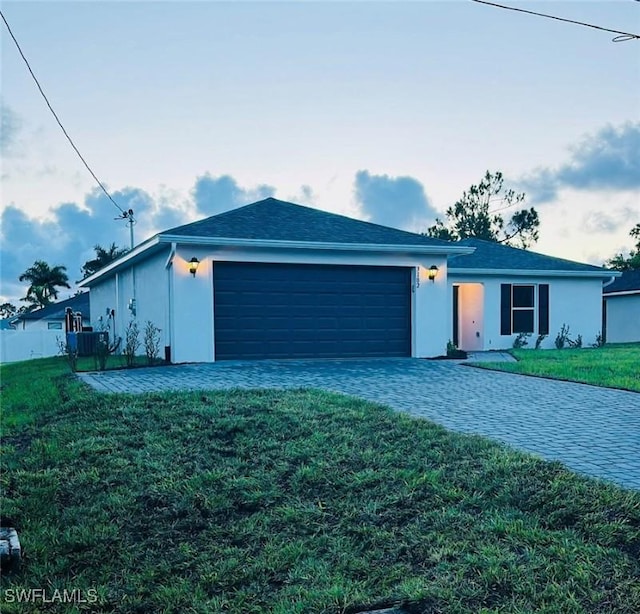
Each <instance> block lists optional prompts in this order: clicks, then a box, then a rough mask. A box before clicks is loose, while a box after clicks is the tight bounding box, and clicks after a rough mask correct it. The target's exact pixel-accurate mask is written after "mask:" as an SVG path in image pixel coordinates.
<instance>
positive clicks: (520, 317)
mask: <svg viewBox="0 0 640 614" xmlns="http://www.w3.org/2000/svg"><path fill="white" fill-rule="evenodd" d="M513 332H514V333H532V332H533V309H522V310H516V311H514V312H513Z"/></svg>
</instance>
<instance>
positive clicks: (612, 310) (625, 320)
mask: <svg viewBox="0 0 640 614" xmlns="http://www.w3.org/2000/svg"><path fill="white" fill-rule="evenodd" d="M605 301H606V303H607V343H625V342H632V341H640V293H638V294H627V295H623V296H606V297H605Z"/></svg>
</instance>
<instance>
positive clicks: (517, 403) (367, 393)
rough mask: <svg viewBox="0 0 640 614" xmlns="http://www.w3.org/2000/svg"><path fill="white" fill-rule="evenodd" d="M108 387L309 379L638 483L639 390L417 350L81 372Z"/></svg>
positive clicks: (280, 384)
mask: <svg viewBox="0 0 640 614" xmlns="http://www.w3.org/2000/svg"><path fill="white" fill-rule="evenodd" d="M80 377H81V378H82V379H83V380H84V381H85V382H87V383H88V384H90V385H91V386H93V387H94V388H95V389H97V390H99V391H102V392H131V393H143V392H154V391H165V390H187V389H191V390H193V389H223V388H224V389H229V388H301V387H305V388H308V387H312V388H322V389H325V390H333V391H336V392H342V393H346V394H350V395H354V396H358V397H362V398H365V399H369V400H372V401H378V402H380V403H385V404H387V405H389V406H391V407H393V408H395V409H397V410H400V411H405V412H409V413H411V414H412V415H414V416H419V417H423V418H428V419H430V420H433V421H435V422H438V423H439V424H442V425H443V426H445V427H447V428H449V429H452V430H455V431H459V432H464V433H479V434H481V435H486V436H488V437H491V438H492V439H496V440H498V441H502V442H505V443H508V444H510V445H512V446H514V447H517V448H520V449H522V450H526V451H529V452H533V453H535V454H538V455H540V456H542V457H544V458H546V459H551V460H560V461H561V462H563V463H564V464H565V465H567V466H568V467H570V468H572V469H573V470H575V471H578V472H581V473H585V474H588V475H592V476H596V477H601V478H605V479H608V480H612V481H614V482H617V483H619V484H621V485H623V486H626V487H627V488H634V489H639V490H640V394H638V393H635V392H625V391H622V390H611V389H607V388H598V387H595V386H587V385H585V384H575V383H569V382H560V381H554V380H548V379H541V378H535V377H526V376H522V375H515V374H511V373H502V372H496V371H486V370H483V369H476V368H473V367H468V366H464V365H461V364H459V363H458V362H456V361H430V360H419V359H412V358H398V359H377V360H295V361H271V360H269V361H255V362H236V361H229V362H220V363H209V364H197V365H196V364H190V365H175V366H170V367H156V368H153V369H135V370H131V371H125V370H123V371H107V372H103V373H91V374H81V375H80Z"/></svg>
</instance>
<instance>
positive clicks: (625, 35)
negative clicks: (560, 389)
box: [471, 0, 640, 43]
mask: <svg viewBox="0 0 640 614" xmlns="http://www.w3.org/2000/svg"><path fill="white" fill-rule="evenodd" d="M471 2H477V3H478V4H487V5H489V6H495V7H498V8H500V9H506V10H507V11H516V12H518V13H527V14H529V15H536V16H538V17H546V18H547V19H555V20H556V21H564V22H566V23H573V24H575V25H578V26H584V27H585V28H593V29H595V30H602V31H604V32H611V33H613V34H618V36H616V37H614V38H613V42H614V43H619V42H622V41H628V40H633V39H636V40H637V39H640V35H639V34H632V33H631V32H621V31H620V30H611V29H610V28H603V27H602V26H596V25H594V24H592V23H585V22H584V21H575V20H573V19H566V18H564V17H557V16H556V15H547V14H546V13H537V12H536V11H529V10H527V9H521V8H518V7H515V6H505V5H504V4H496V3H495V2H487V0H471ZM636 2H640V0H636Z"/></svg>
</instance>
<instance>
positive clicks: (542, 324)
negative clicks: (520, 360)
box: [538, 284, 549, 335]
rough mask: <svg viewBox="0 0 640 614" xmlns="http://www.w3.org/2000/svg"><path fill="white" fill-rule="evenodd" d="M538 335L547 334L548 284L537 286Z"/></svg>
mask: <svg viewBox="0 0 640 614" xmlns="http://www.w3.org/2000/svg"><path fill="white" fill-rule="evenodd" d="M538 334H539V335H548V334H549V284H540V285H539V286H538Z"/></svg>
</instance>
